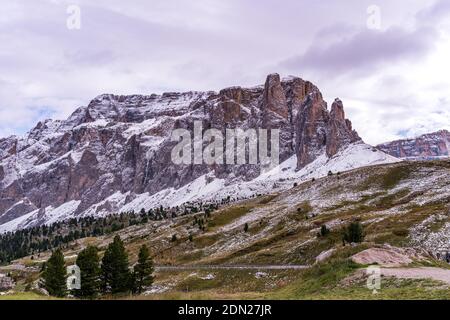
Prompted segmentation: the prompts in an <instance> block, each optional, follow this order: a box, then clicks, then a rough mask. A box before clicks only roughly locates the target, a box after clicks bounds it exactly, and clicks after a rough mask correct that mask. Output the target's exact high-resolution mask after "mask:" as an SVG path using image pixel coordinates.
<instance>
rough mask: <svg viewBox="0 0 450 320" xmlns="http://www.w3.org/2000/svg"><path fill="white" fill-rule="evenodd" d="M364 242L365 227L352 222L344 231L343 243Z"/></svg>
mask: <svg viewBox="0 0 450 320" xmlns="http://www.w3.org/2000/svg"><path fill="white" fill-rule="evenodd" d="M363 240H364V231H363V226H362V225H361V223H359V222H352V223H351V224H350V225H349V226H348V227H347V228H346V230H344V235H343V243H344V245H345V242H348V243H360V242H363Z"/></svg>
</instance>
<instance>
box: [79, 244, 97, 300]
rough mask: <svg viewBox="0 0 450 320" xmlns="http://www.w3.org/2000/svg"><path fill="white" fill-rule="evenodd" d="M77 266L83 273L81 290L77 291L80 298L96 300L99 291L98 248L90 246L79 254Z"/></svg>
mask: <svg viewBox="0 0 450 320" xmlns="http://www.w3.org/2000/svg"><path fill="white" fill-rule="evenodd" d="M76 264H77V266H78V267H79V268H80V271H81V289H80V290H76V291H75V295H76V296H77V297H80V298H87V299H94V298H95V297H96V296H97V294H98V291H99V279H100V260H99V257H98V248H97V247H93V246H89V247H87V248H86V249H84V250H83V251H81V252H80V253H79V254H78V257H77V262H76Z"/></svg>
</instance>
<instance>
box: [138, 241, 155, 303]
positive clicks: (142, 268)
mask: <svg viewBox="0 0 450 320" xmlns="http://www.w3.org/2000/svg"><path fill="white" fill-rule="evenodd" d="M153 270H154V269H153V261H152V258H151V257H150V252H149V251H148V248H147V246H146V245H145V244H144V245H143V246H142V247H141V249H140V250H139V258H138V263H137V264H136V265H135V266H134V291H135V292H136V293H138V294H141V293H142V291H143V289H144V287H148V286H151V285H152V283H153V275H152V274H153Z"/></svg>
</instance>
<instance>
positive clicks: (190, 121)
mask: <svg viewBox="0 0 450 320" xmlns="http://www.w3.org/2000/svg"><path fill="white" fill-rule="evenodd" d="M196 121H200V122H201V123H202V125H203V130H206V129H209V128H215V129H218V130H220V131H221V132H225V130H226V129H227V128H240V129H243V130H248V129H251V128H254V129H257V128H262V129H269V130H270V129H278V130H279V132H280V135H279V139H280V141H279V145H280V152H279V154H280V162H284V161H285V160H288V159H291V158H293V157H294V158H295V157H296V159H297V160H296V161H297V169H301V168H303V167H304V166H306V165H307V164H309V163H311V162H313V161H315V160H316V159H318V157H321V156H324V157H332V156H333V155H335V154H336V153H337V152H338V151H339V150H343V149H345V148H346V147H347V146H348V145H349V144H351V143H353V142H355V141H358V140H360V139H359V137H358V135H357V134H356V132H354V131H353V130H352V128H351V123H350V121H348V120H346V119H345V113H344V107H343V104H342V102H341V101H340V100H336V101H335V102H334V103H333V105H332V107H331V112H329V111H328V110H327V103H326V102H325V101H324V100H323V96H322V94H321V92H320V90H319V89H318V88H317V87H316V86H315V85H314V84H312V83H311V82H309V81H306V80H303V79H301V78H298V77H289V78H285V79H281V78H280V76H279V75H278V74H271V75H269V76H267V79H266V82H265V84H264V85H263V86H257V87H253V88H242V87H231V88H226V89H223V90H221V91H219V92H218V93H217V92H212V91H208V92H195V91H191V92H184V93H176V92H169V93H164V94H162V95H156V94H152V95H129V96H124V95H113V94H103V95H100V96H98V97H96V98H94V99H93V100H92V101H91V102H90V103H89V104H88V105H87V106H84V107H80V108H78V109H77V110H76V111H75V112H74V113H73V114H72V115H71V116H70V117H69V118H68V119H66V120H63V121H53V120H47V121H44V122H40V123H39V124H38V125H37V126H36V127H35V128H34V129H33V130H31V131H30V133H29V134H28V135H27V136H26V137H24V138H17V137H10V138H5V139H0V227H1V224H5V223H10V224H13V223H17V225H18V224H19V222H15V221H17V219H20V217H22V216H26V217H27V218H26V219H24V220H23V221H22V220H21V222H20V225H21V226H25V225H27V226H29V225H33V224H37V223H44V222H45V221H47V220H49V219H56V218H54V217H56V216H57V217H58V219H63V218H64V217H67V216H79V215H92V214H94V215H95V214H100V213H101V214H107V213H108V212H104V211H105V208H108V210H110V211H118V210H120V209H121V208H123V207H124V206H131V207H132V208H133V209H136V210H140V209H141V208H134V207H133V206H134V204H133V203H135V202H136V201H137V202H139V201H138V199H141V198H142V197H144V198H145V199H151V200H145V201H152V203H154V202H158V199H162V197H164V194H167V193H168V192H169V190H177V189H180V188H183V187H184V186H186V185H189V184H191V183H197V181H198V179H202V177H205V176H207V177H208V178H207V179H206V178H205V181H221V182H220V183H223V184H224V185H232V184H234V183H238V182H240V181H241V182H245V181H252V180H254V179H256V178H257V177H258V176H260V174H261V173H262V168H261V167H260V165H253V164H252V165H250V164H244V165H218V164H216V165H212V166H211V165H206V164H196V165H175V164H174V163H172V161H171V152H172V149H173V147H174V146H175V145H176V142H174V141H172V140H171V133H172V132H173V130H174V129H178V128H185V129H188V130H190V131H193V128H194V122H196ZM215 179H219V180H215ZM215 183H218V182H215ZM180 201H181V200H180ZM141 205H142V204H139V205H137V206H141ZM59 208H61V209H59ZM58 210H61V211H58Z"/></svg>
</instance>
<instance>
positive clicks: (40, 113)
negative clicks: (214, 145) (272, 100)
mask: <svg viewBox="0 0 450 320" xmlns="http://www.w3.org/2000/svg"><path fill="white" fill-rule="evenodd" d="M74 4H75V5H78V8H79V9H80V18H81V19H80V27H81V28H80V29H77V28H76V27H77V24H76V22H77V20H76V19H75V18H76V14H74V11H71V10H72V9H73V8H72V7H69V13H68V6H69V5H74ZM371 5H376V6H378V8H379V9H380V11H378V10H376V9H377V8H376V7H371ZM378 12H380V15H378V14H377V13H378ZM378 16H379V17H380V19H378ZM68 19H69V26H70V28H68V26H67V22H68V21H67V20H68ZM74 19H75V20H74ZM74 21H75V22H74ZM73 27H75V29H73ZM449 57H450V1H448V0H441V1H439V0H438V1H435V0H421V1H419V0H408V1H404V0H380V1H376V0H370V1H366V0H341V1H338V0H336V1H331V0H330V1H312V0H311V1H305V0H285V1H280V0H259V1H256V0H215V1H213V0H192V1H187V0H161V1H160V0H150V1H144V0H142V1H139V0H134V1H133V0H127V1H123V0H96V1H93V0H92V1H82V0H80V1H76V0H71V1H62V0H61V1H60V0H28V1H27V0H0V137H4V136H8V135H11V134H23V133H25V132H27V131H28V130H30V129H31V128H32V127H33V126H34V125H35V124H36V122H37V121H39V120H42V119H46V118H56V119H63V118H66V117H67V116H68V115H70V113H71V112H73V111H74V110H75V109H76V108H77V107H79V106H82V105H87V104H88V103H89V101H90V100H91V99H93V98H94V97H95V96H97V95H99V94H102V93H115V94H134V93H140V94H151V93H162V92H165V91H189V90H219V89H221V88H224V87H227V86H233V85H242V86H253V85H257V84H262V83H263V82H264V80H265V76H266V75H267V74H269V73H273V72H278V73H280V74H281V75H282V76H288V75H296V76H300V77H302V78H304V79H307V80H311V81H312V82H314V83H315V84H316V85H317V86H318V87H319V88H320V89H321V91H322V93H323V94H324V96H325V97H326V99H327V101H328V102H329V103H331V102H332V101H333V100H334V98H336V97H340V98H341V99H342V100H343V102H344V106H345V108H346V112H347V116H348V117H349V118H350V119H351V120H352V122H353V125H354V127H355V128H356V129H357V130H358V132H359V133H360V135H361V136H362V138H363V139H364V140H365V141H366V142H368V143H371V144H376V143H380V142H384V141H388V140H392V139H396V138H402V137H412V136H415V135H417V134H421V133H426V132H432V131H436V130H439V129H444V128H447V129H450V95H449V93H450V76H449V71H450V63H449V62H448V61H449V59H450V58H449Z"/></svg>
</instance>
